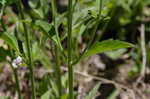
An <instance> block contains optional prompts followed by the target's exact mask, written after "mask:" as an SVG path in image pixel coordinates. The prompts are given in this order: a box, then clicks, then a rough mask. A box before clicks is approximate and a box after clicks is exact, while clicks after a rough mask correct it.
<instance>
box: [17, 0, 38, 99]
mask: <svg viewBox="0 0 150 99" xmlns="http://www.w3.org/2000/svg"><path fill="white" fill-rule="evenodd" d="M18 3H19V4H17V6H18V10H19V13H20V17H21V19H22V20H25V16H24V14H23V8H22V3H21V0H18ZM22 24H23V27H24V35H25V44H26V49H27V56H28V60H27V64H28V65H29V70H30V79H31V87H32V99H36V93H35V85H34V72H33V61H32V55H31V44H30V39H29V32H28V29H27V25H26V24H25V23H24V22H23V23H22Z"/></svg>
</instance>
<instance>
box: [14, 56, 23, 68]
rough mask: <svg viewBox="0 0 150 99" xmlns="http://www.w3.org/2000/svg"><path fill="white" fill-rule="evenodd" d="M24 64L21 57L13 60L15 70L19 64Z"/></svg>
mask: <svg viewBox="0 0 150 99" xmlns="http://www.w3.org/2000/svg"><path fill="white" fill-rule="evenodd" d="M21 63H22V58H21V57H20V56H18V57H17V58H16V59H14V60H13V62H12V66H13V67H14V68H17V67H18V65H19V64H21Z"/></svg>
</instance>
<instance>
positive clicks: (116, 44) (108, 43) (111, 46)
mask: <svg viewBox="0 0 150 99" xmlns="http://www.w3.org/2000/svg"><path fill="white" fill-rule="evenodd" d="M129 47H133V45H132V44H130V43H127V42H123V41H119V40H112V39H110V40H105V41H102V42H97V43H95V44H94V45H93V46H91V47H90V48H89V50H87V52H85V54H84V55H83V57H82V58H85V57H89V56H92V55H94V54H98V53H103V52H107V51H112V50H117V49H121V48H129Z"/></svg>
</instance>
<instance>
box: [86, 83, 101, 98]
mask: <svg viewBox="0 0 150 99" xmlns="http://www.w3.org/2000/svg"><path fill="white" fill-rule="evenodd" d="M99 87H100V83H98V84H97V85H96V86H95V87H94V88H93V89H92V90H91V91H90V92H89V94H88V95H87V96H86V97H85V99H93V98H94V97H95V96H96V93H97V91H98V89H99Z"/></svg>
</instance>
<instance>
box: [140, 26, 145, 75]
mask: <svg viewBox="0 0 150 99" xmlns="http://www.w3.org/2000/svg"><path fill="white" fill-rule="evenodd" d="M140 31H141V50H142V70H141V76H142V77H144V75H145V68H146V48H145V25H144V24H141V28H140Z"/></svg>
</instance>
